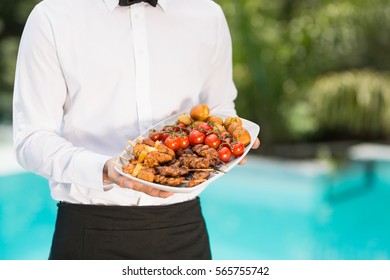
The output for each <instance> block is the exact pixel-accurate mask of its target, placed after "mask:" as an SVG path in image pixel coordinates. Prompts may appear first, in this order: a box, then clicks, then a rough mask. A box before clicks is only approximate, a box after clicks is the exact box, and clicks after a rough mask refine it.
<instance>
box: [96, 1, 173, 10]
mask: <svg viewBox="0 0 390 280" xmlns="http://www.w3.org/2000/svg"><path fill="white" fill-rule="evenodd" d="M103 1H104V2H105V3H106V5H107V8H108V9H109V10H110V11H112V10H114V9H115V7H116V6H118V0H103ZM167 2H168V0H158V3H157V5H158V6H160V8H161V9H162V10H163V11H166V10H167Z"/></svg>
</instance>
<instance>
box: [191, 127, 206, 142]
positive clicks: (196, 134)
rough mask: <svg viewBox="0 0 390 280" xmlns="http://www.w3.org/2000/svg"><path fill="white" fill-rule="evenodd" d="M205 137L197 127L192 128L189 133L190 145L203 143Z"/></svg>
mask: <svg viewBox="0 0 390 280" xmlns="http://www.w3.org/2000/svg"><path fill="white" fill-rule="evenodd" d="M205 137H206V135H205V134H204V133H202V132H200V131H199V130H197V129H194V130H192V131H191V133H190V143H191V144H192V145H196V144H203V141H204V138H205Z"/></svg>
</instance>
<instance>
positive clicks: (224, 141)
mask: <svg viewBox="0 0 390 280" xmlns="http://www.w3.org/2000/svg"><path fill="white" fill-rule="evenodd" d="M232 141H233V140H232V138H229V137H226V138H224V139H222V140H221V145H220V146H221V147H226V148H228V149H230V150H231V149H232Z"/></svg>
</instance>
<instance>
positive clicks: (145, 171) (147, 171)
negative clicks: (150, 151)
mask: <svg viewBox="0 0 390 280" xmlns="http://www.w3.org/2000/svg"><path fill="white" fill-rule="evenodd" d="M155 173H156V171H155V170H154V169H153V168H149V167H145V168H141V170H140V171H139V172H138V174H137V178H139V179H142V180H145V181H148V182H153V181H154V174H155Z"/></svg>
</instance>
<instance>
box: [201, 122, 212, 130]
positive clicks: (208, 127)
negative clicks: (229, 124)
mask: <svg viewBox="0 0 390 280" xmlns="http://www.w3.org/2000/svg"><path fill="white" fill-rule="evenodd" d="M198 129H199V131H201V132H206V133H207V132H209V131H212V130H213V127H212V126H211V125H209V124H208V123H207V122H202V123H201V124H200V125H199V126H198Z"/></svg>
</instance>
